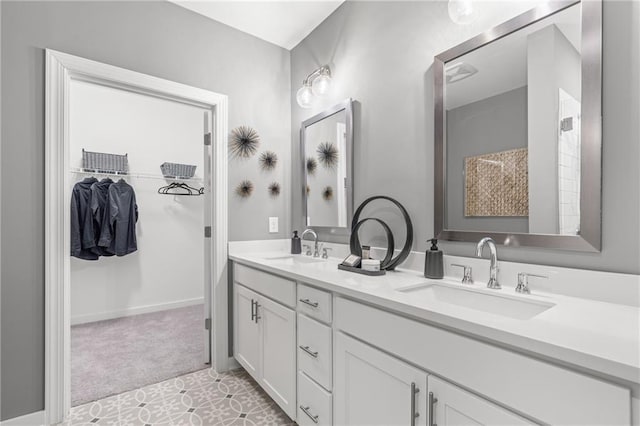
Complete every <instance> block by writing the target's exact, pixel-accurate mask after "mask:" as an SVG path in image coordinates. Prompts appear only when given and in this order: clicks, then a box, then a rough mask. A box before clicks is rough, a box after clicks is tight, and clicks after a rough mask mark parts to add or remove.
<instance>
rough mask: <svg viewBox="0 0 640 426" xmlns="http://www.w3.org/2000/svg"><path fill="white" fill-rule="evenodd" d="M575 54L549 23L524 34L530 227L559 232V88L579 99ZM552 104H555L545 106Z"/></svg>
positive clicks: (578, 71)
mask: <svg viewBox="0 0 640 426" xmlns="http://www.w3.org/2000/svg"><path fill="white" fill-rule="evenodd" d="M580 67H581V62H580V54H579V53H578V52H577V51H576V49H575V48H574V47H573V45H572V44H571V43H570V42H569V40H567V38H566V37H565V36H564V34H562V32H561V31H560V30H559V29H558V27H556V26H555V25H554V24H551V25H549V26H547V27H545V28H543V29H541V30H538V31H537V32H535V33H533V34H530V35H529V36H528V38H527V81H528V87H529V92H528V93H529V96H528V102H529V104H528V108H529V129H528V130H529V135H528V137H529V140H530V141H535V143H533V142H532V143H531V144H530V146H529V182H530V183H529V230H530V232H532V233H536V234H558V233H559V231H560V219H559V217H560V207H559V202H560V201H559V197H558V188H559V185H558V171H557V166H556V168H555V169H552V168H550V167H549V168H540V167H536V165H538V164H542V163H546V164H549V165H551V164H556V165H557V164H558V127H559V123H558V111H559V102H558V89H563V90H564V91H565V92H567V93H568V94H570V95H571V96H572V97H573V98H574V99H576V100H578V101H580V86H581V85H580V78H579V77H580V75H581V71H580ZM549 105H554V106H555V108H549Z"/></svg>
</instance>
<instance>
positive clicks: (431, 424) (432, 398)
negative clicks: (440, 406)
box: [429, 392, 438, 426]
mask: <svg viewBox="0 0 640 426" xmlns="http://www.w3.org/2000/svg"><path fill="white" fill-rule="evenodd" d="M436 402H438V398H436V397H435V396H434V395H433V392H429V426H438V425H437V424H435V423H434V422H433V417H434V416H433V412H434V411H435V409H436Z"/></svg>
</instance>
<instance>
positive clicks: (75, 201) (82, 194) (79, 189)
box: [71, 177, 99, 260]
mask: <svg viewBox="0 0 640 426" xmlns="http://www.w3.org/2000/svg"><path fill="white" fill-rule="evenodd" d="M96 182H98V179H96V178H94V177H88V178H85V179H83V180H82V181H80V182H78V183H76V184H75V185H74V186H73V190H72V191H71V256H73V257H77V258H79V259H84V260H97V259H98V257H99V256H98V254H96V253H94V252H93V251H92V250H91V247H93V245H95V242H92V243H91V244H90V245H88V246H87V245H84V244H83V241H85V233H86V232H91V233H92V231H93V229H92V224H91V223H90V224H89V228H87V224H86V223H87V222H86V216H87V213H89V212H90V208H89V202H90V199H91V185H93V184H94V183H96Z"/></svg>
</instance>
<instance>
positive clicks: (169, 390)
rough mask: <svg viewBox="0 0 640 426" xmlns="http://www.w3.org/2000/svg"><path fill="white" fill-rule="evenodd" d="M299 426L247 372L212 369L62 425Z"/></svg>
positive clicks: (99, 405)
mask: <svg viewBox="0 0 640 426" xmlns="http://www.w3.org/2000/svg"><path fill="white" fill-rule="evenodd" d="M76 425H87V426H93V425H110V426H146V425H152V426H156V425H171V426H179V425H185V426H186V425H189V426H191V425H194V426H214V425H216V426H217V425H224V426H231V425H233V426H258V425H260V426H262V425H264V426H285V425H286V426H290V425H295V423H294V422H293V421H291V419H289V417H287V415H286V414H285V413H284V412H283V411H282V410H281V409H280V407H278V405H277V404H276V403H275V402H274V401H273V400H272V399H271V398H269V396H268V395H267V394H266V393H264V391H263V390H262V389H261V388H260V386H259V385H258V384H257V383H256V382H255V381H254V380H253V379H252V378H251V377H250V376H249V374H248V373H247V372H246V371H244V370H234V371H231V372H228V373H222V374H221V373H218V372H216V371H215V370H212V369H205V370H200V371H197V372H195V373H191V374H187V375H184V376H180V377H177V378H175V379H171V380H166V381H164V382H160V383H157V384H154V385H149V386H145V387H143V388H140V389H136V390H132V391H130V392H125V393H122V394H119V395H114V396H112V397H109V398H105V399H101V400H98V401H94V402H90V403H88V404H84V405H79V406H77V407H74V408H72V409H71V414H70V416H69V419H68V420H67V421H66V422H65V423H61V426H76Z"/></svg>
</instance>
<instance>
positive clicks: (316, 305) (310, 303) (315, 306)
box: [300, 299, 318, 308]
mask: <svg viewBox="0 0 640 426" xmlns="http://www.w3.org/2000/svg"><path fill="white" fill-rule="evenodd" d="M300 301H301V302H302V303H304V304H305V305H309V306H312V307H314V308H317V307H318V302H312V301H311V300H309V299H300Z"/></svg>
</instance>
